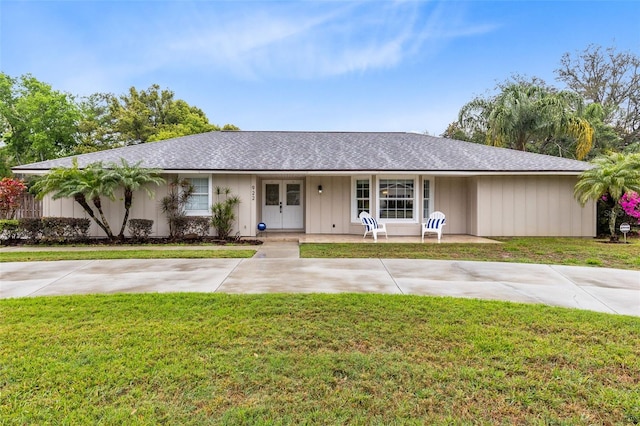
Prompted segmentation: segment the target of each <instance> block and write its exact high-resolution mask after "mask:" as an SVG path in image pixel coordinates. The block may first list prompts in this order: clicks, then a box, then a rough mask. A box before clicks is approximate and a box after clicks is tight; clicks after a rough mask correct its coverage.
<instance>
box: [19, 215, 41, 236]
mask: <svg viewBox="0 0 640 426" xmlns="http://www.w3.org/2000/svg"><path fill="white" fill-rule="evenodd" d="M18 223H19V226H20V229H21V230H22V232H23V233H24V235H25V236H26V237H27V238H28V239H29V240H30V241H31V242H36V241H39V240H40V238H42V235H43V233H44V230H43V223H42V219H40V218H39V217H24V218H21V219H18Z"/></svg>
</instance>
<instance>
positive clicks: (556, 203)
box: [447, 175, 596, 237]
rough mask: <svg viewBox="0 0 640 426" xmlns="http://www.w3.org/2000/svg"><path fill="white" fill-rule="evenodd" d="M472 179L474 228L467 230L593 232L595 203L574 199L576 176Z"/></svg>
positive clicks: (538, 233) (491, 232)
mask: <svg viewBox="0 0 640 426" xmlns="http://www.w3.org/2000/svg"><path fill="white" fill-rule="evenodd" d="M474 181H475V185H474V184H472V185H471V186H470V188H471V189H472V190H474V189H475V194H473V195H471V196H469V199H470V200H472V199H473V198H475V199H476V209H477V211H476V215H475V218H476V219H475V220H476V223H475V224H474V226H475V228H476V229H477V231H476V232H475V233H474V232H472V229H470V231H469V233H474V234H475V235H478V236H482V237H500V236H504V237H507V236H536V237H545V236H566V237H593V236H595V232H596V229H595V224H596V209H595V203H593V202H589V203H587V205H585V207H582V206H580V204H579V203H578V202H577V201H576V200H575V198H574V196H573V188H574V186H575V184H576V177H575V176H542V175H540V176H480V177H477V178H474ZM474 186H475V188H474ZM447 222H448V220H447ZM474 226H472V227H471V228H473V227H474Z"/></svg>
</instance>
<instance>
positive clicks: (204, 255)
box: [0, 247, 256, 262]
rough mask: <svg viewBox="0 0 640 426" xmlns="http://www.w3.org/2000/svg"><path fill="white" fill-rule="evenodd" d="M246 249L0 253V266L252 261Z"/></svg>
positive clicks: (251, 253) (250, 254) (251, 254)
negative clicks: (118, 261)
mask: <svg viewBox="0 0 640 426" xmlns="http://www.w3.org/2000/svg"><path fill="white" fill-rule="evenodd" d="M255 253H256V251H255V250H250V249H239V250H231V249H221V250H208V249H198V250H192V249H184V250H183V249H179V248H175V247H174V248H171V249H169V250H156V249H153V250H151V249H133V250H117V249H116V250H113V249H107V250H100V249H96V248H95V247H91V249H90V250H51V251H42V250H38V251H22V250H21V251H12V252H0V262H36V261H48V262H49V261H56V260H108V259H244V258H249V257H253V255H255Z"/></svg>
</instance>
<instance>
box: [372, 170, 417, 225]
mask: <svg viewBox="0 0 640 426" xmlns="http://www.w3.org/2000/svg"><path fill="white" fill-rule="evenodd" d="M394 179H404V180H412V181H413V218H412V219H381V218H380V181H382V180H394ZM420 183H421V182H420V179H419V176H417V175H379V176H377V179H376V197H375V200H376V217H377V218H378V221H379V222H381V223H420V219H419V216H418V215H420V216H422V213H420V210H422V194H421V193H419V191H422V189H423V188H422V185H421V184H420ZM416 188H417V189H418V190H416ZM418 209H420V210H418Z"/></svg>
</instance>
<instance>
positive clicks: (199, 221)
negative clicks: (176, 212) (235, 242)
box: [186, 216, 211, 237]
mask: <svg viewBox="0 0 640 426" xmlns="http://www.w3.org/2000/svg"><path fill="white" fill-rule="evenodd" d="M210 227H211V218H210V217H206V216H188V217H187V229H186V231H187V234H196V235H197V236H199V237H206V236H207V235H209V228H210Z"/></svg>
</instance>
